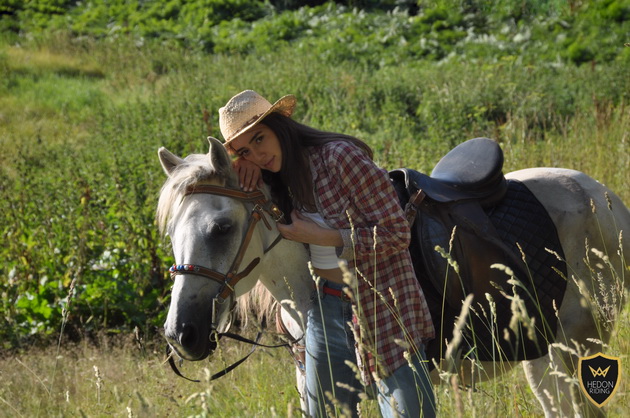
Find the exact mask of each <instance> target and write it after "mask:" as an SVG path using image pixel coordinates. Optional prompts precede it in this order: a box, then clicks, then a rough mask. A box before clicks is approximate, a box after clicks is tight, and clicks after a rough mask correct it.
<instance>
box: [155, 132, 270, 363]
mask: <svg viewBox="0 0 630 418" xmlns="http://www.w3.org/2000/svg"><path fill="white" fill-rule="evenodd" d="M208 141H209V143H210V150H209V152H208V154H193V155H189V156H188V157H186V158H180V157H178V156H176V155H175V154H173V153H171V152H170V151H168V150H167V149H166V148H163V147H162V148H160V149H159V151H158V156H159V159H160V162H161V164H162V168H163V169H164V171H165V173H166V174H167V176H168V178H167V180H166V182H165V183H164V185H163V187H162V190H161V193H160V199H159V203H158V209H157V216H156V217H157V221H158V224H159V226H160V230H161V232H162V234H165V235H168V236H169V237H170V241H171V245H172V249H173V255H174V257H175V262H176V264H175V265H174V266H173V267H172V268H171V274H172V277H173V279H174V283H173V288H172V293H171V303H170V308H169V312H168V316H167V319H166V323H165V324H164V331H165V337H166V339H167V341H168V343H169V344H170V346H171V347H172V348H173V349H174V350H175V351H176V352H177V354H179V356H180V357H182V358H184V359H187V360H193V361H195V360H202V359H204V358H206V357H207V356H208V355H210V354H211V353H212V352H213V351H214V349H215V348H216V346H217V336H218V335H219V333H221V332H224V331H225V330H226V329H227V328H228V327H229V323H230V317H231V313H232V310H233V308H234V304H235V298H236V297H237V296H239V295H241V294H243V293H244V292H246V291H248V290H249V289H251V287H252V286H253V285H254V284H255V282H256V276H257V275H256V274H252V275H251V276H249V277H247V278H246V279H245V276H248V274H249V273H255V272H254V271H253V270H255V268H256V265H257V263H258V261H257V260H258V259H257V258H256V256H257V255H260V254H257V251H258V250H257V249H259V248H262V247H263V245H264V244H265V243H264V242H262V241H264V239H265V238H264V237H262V236H261V234H256V233H253V232H254V231H253V229H254V227H252V225H251V219H250V213H251V211H252V207H253V206H255V205H254V203H252V202H251V201H250V200H248V199H247V198H239V196H240V195H239V193H240V194H243V193H244V192H241V191H240V190H239V189H238V180H237V178H236V176H235V174H234V172H233V170H232V167H231V161H230V158H229V156H228V154H227V151H226V150H225V148H224V147H223V145H222V144H221V143H220V142H219V141H218V140H216V139H214V138H208ZM199 190H202V191H201V192H199ZM212 190H218V191H219V193H218V194H216V193H211V191H212ZM222 192H228V193H232V192H234V193H236V196H237V197H234V196H231V195H226V194H224V193H222ZM259 193H260V192H259ZM240 197H242V196H240ZM265 216H266V215H265V214H263V215H262V217H263V218H265ZM264 220H265V224H267V226H268V229H270V230H271V229H272V227H273V228H274V229H275V226H274V223H273V222H269V221H267V220H266V219H264ZM250 229H252V231H251V232H250V231H249V230H250ZM246 235H247V239H248V242H249V243H250V244H251V245H246V247H247V248H244V249H241V247H242V245H241V244H242V242H243V240H244V238H246ZM243 270H247V271H246V272H244V271H243ZM240 279H243V280H240ZM237 282H238V283H237Z"/></svg>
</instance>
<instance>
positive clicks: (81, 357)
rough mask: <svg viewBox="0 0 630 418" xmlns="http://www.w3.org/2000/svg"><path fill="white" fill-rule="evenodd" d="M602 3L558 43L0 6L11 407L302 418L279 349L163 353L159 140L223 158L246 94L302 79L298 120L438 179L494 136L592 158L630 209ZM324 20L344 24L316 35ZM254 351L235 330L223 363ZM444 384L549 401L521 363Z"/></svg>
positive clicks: (272, 92)
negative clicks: (227, 112) (112, 21)
mask: <svg viewBox="0 0 630 418" xmlns="http://www.w3.org/2000/svg"><path fill="white" fill-rule="evenodd" d="M43 3H46V2H43ZM60 3H64V4H66V3H68V2H60ZM96 3H99V4H100V2H96ZM288 3H289V2H287V4H288ZM448 3H449V2H448V1H443V2H441V4H448ZM451 3H452V2H451ZM471 3H474V2H471ZM479 3H480V4H481V3H482V2H479ZM500 3H501V4H507V3H510V2H508V1H504V2H500ZM532 3H533V4H534V3H535V4H538V2H532ZM484 4H485V3H484ZM540 4H543V2H541V3H540ZM553 4H555V3H553ZM594 4H597V7H599V9H596V8H595V6H593V7H591V8H590V9H589V8H585V9H586V12H580V11H579V10H580V9H579V8H578V9H576V10H578V11H576V12H573V11H572V12H571V13H575V14H579V13H582V14H580V16H579V17H580V19H586V18H590V17H592V16H591V15H593V16H595V13H594V12H593V10H600V9H601V10H605V11H606V13H608V14H606V13H603V12H602V13H600V14H597V16H599V17H598V19H601V21H600V20H596V19H595V18H593V19H594V20H591V21H588V20H587V21H588V22H590V25H587V24H586V23H585V22H582V20H580V19H578V18H577V17H575V16H568V17H567V16H562V18H563V19H565V21H564V22H565V23H566V22H569V23H567V25H569V26H570V29H567V31H566V34H558V33H557V32H553V34H554V38H553V39H551V38H550V40H548V41H547V40H545V35H544V33H543V32H541V31H542V30H543V29H541V28H542V27H544V28H545V30H547V29H548V30H551V29H550V28H553V30H554V31H556V30H561V29H557V28H559V27H560V28H561V27H563V26H562V24H560V23H558V22H556V21H555V20H553V19H555V18H552V17H549V19H548V20H546V21H543V20H541V19H534V18H533V17H532V18H531V19H529V20H527V19H526V17H522V20H518V19H517V20H514V18H511V19H512V20H509V22H512V23H513V24H512V23H510V25H511V26H509V27H510V28H511V29H513V30H516V31H517V32H518V35H519V36H520V35H523V36H525V34H526V33H529V35H530V38H528V39H529V41H523V40H521V37H519V36H516V35H514V34H513V33H511V34H510V36H509V38H510V40H509V41H508V40H506V39H507V37H506V36H504V35H505V33H503V32H501V28H502V27H504V26H501V25H499V24H498V23H497V22H499V17H497V16H499V14H497V15H496V16H495V15H491V16H494V17H495V18H496V19H497V20H496V21H493V20H492V19H490V23H492V24H494V25H495V26H496V29H497V30H496V33H490V34H488V35H487V36H485V37H482V36H481V35H480V36H479V37H477V38H474V39H473V37H471V36H469V37H468V38H464V37H462V36H461V35H462V34H461V33H460V32H462V31H461V30H460V29H461V27H462V26H465V25H469V24H470V25H473V23H469V22H468V21H465V20H462V19H463V18H461V16H459V15H458V14H457V13H455V12H453V13H450V14H449V13H446V12H443V11H441V10H442V9H439V10H438V9H435V10H437V11H435V10H433V9H427V10H425V12H424V14H422V13H420V14H419V15H418V17H417V18H416V17H409V16H406V15H399V14H395V13H390V14H384V13H381V12H378V13H377V12H374V11H368V12H365V13H363V12H362V11H357V10H356V9H355V10H354V11H353V10H352V9H350V8H348V9H337V8H336V7H341V6H334V5H332V4H328V5H325V6H321V7H319V8H313V9H309V8H304V9H297V10H289V11H286V12H284V13H278V14H277V15H273V16H272V17H265V18H260V16H257V17H256V16H254V17H249V19H258V18H260V20H259V21H258V23H257V24H256V25H252V26H251V27H250V26H247V25H245V24H244V23H243V21H240V22H239V20H238V19H234V20H233V21H227V20H226V21H223V22H222V23H220V24H217V26H216V27H213V28H214V29H213V31H212V32H211V33H210V32H208V33H206V32H199V33H197V32H196V33H195V34H194V36H193V35H190V36H191V38H185V37H183V35H181V33H175V32H173V34H172V36H171V35H169V36H168V37H163V38H159V37H158V38H156V39H152V38H151V37H150V36H149V32H150V31H148V29H146V27H144V26H143V28H145V29H146V30H147V31H148V32H146V33H145V32H143V33H141V34H138V33H116V34H115V36H113V35H112V36H109V35H103V34H102V33H101V32H98V31H97V29H99V28H100V29H99V30H101V31H102V27H97V26H90V25H93V24H94V23H93V22H91V23H89V24H88V23H85V22H84V23H85V24H84V26H83V27H84V28H86V29H85V31H84V32H79V29H77V28H78V27H79V26H80V24H81V22H82V21H81V20H79V19H78V18H77V20H76V22H75V24H74V26H73V27H72V30H71V31H66V30H59V26H58V25H59V24H60V23H59V22H61V20H60V19H61V18H60V17H58V16H57V15H55V16H57V17H55V19H57V20H56V22H57V23H56V25H57V26H55V24H51V26H50V27H48V28H46V27H44V26H46V25H43V24H42V27H39V26H37V25H34V23H33V22H37V19H35V18H32V19H31V17H32V16H31V15H29V14H28V13H34V12H33V11H32V10H30V11H29V10H25V11H23V12H20V13H25V14H24V16H27V17H29V19H30V20H24V19H23V22H24V21H28V22H30V26H29V25H26V26H25V27H23V28H21V29H20V30H22V32H20V31H18V30H16V29H14V28H13V26H11V25H13V23H11V25H8V24H7V23H6V22H7V20H6V19H5V17H6V16H5V15H2V16H0V17H2V19H0V23H2V26H0V30H2V32H0V33H1V34H2V36H1V37H0V233H1V234H2V240H3V245H2V246H1V247H0V260H1V262H0V295H1V296H2V297H1V300H0V380H2V382H3V383H2V385H0V405H2V407H1V408H0V416H11V417H12V416H25V417H27V416H28V417H31V416H110V415H113V416H225V417H231V416H261V417H263V416H264V417H267V416H300V414H299V402H298V398H297V395H296V392H295V388H294V385H295V382H294V369H293V365H292V360H291V359H290V358H289V355H288V354H287V353H286V351H284V350H275V351H274V350H269V349H259V350H258V351H257V352H256V353H255V354H254V355H253V356H252V357H251V358H250V360H249V361H247V362H246V363H245V365H243V366H242V367H240V368H238V369H237V370H235V371H234V372H233V373H231V374H230V375H228V376H226V377H224V378H222V379H220V380H218V381H215V382H207V381H203V382H202V383H200V384H194V383H190V382H186V381H184V380H182V379H179V378H177V377H176V376H175V375H174V374H173V373H172V372H171V371H170V369H169V368H168V365H165V364H164V363H163V362H164V344H163V341H162V339H161V336H160V328H161V326H162V324H163V322H164V318H165V316H166V313H167V309H168V303H169V291H170V283H169V278H168V275H167V273H166V268H167V266H169V265H170V264H172V256H171V254H170V248H169V245H168V242H167V241H165V240H163V239H162V238H161V237H160V236H159V234H158V231H157V227H156V225H155V222H154V212H155V206H156V201H157V196H158V193H159V190H160V186H161V184H162V182H163V180H164V175H163V172H162V170H161V167H160V165H159V162H158V159H157V155H156V151H157V149H158V148H159V147H160V146H166V147H167V148H169V149H170V150H171V151H173V152H175V153H177V154H180V155H186V154H189V153H193V152H206V150H207V143H206V140H205V137H206V136H207V135H212V136H215V137H217V138H219V137H220V132H219V129H218V115H217V110H218V108H219V107H220V106H222V105H223V104H224V103H225V102H226V101H227V100H228V99H229V98H230V97H231V96H232V95H234V94H235V93H237V92H239V91H241V90H244V89H246V88H251V89H254V90H256V91H259V92H261V93H262V94H263V95H265V96H266V97H268V98H270V99H272V100H274V99H275V98H279V97H280V96H282V95H284V94H288V93H293V94H295V95H296V96H297V98H298V107H297V110H296V115H295V117H296V118H297V119H298V120H301V121H303V122H305V123H307V124H310V125H312V126H315V127H319V128H322V129H326V130H332V131H340V132H345V133H349V134H353V135H356V136H358V137H360V138H363V139H365V140H366V141H367V142H368V143H369V144H370V145H371V146H372V147H373V148H374V150H375V153H376V161H377V163H378V164H379V165H381V166H383V167H385V168H387V169H393V168H398V167H403V166H406V167H411V168H415V169H418V170H420V171H424V172H430V171H431V169H432V167H433V166H434V165H435V164H436V163H437V161H438V160H439V158H440V157H441V156H442V155H443V154H444V153H446V152H447V151H448V150H449V149H450V148H452V147H453V146H455V145H456V144H458V143H459V142H461V141H463V140H466V139H469V138H472V137H476V136H487V137H490V138H493V139H496V140H497V141H498V142H499V143H500V144H501V146H502V148H503V150H504V153H505V170H504V171H505V172H509V171H514V170H517V169H521V168H526V167H535V166H553V167H567V168H573V169H577V170H581V171H584V172H586V173H587V174H589V175H591V176H592V177H594V178H596V179H598V180H599V181H601V182H602V183H604V184H606V185H607V186H608V187H609V188H610V189H612V190H613V191H615V192H616V193H617V194H618V195H619V196H620V197H621V199H622V200H623V201H624V202H625V204H626V205H630V111H629V106H630V96H629V94H630V77H629V74H630V73H629V71H628V68H629V65H630V53H629V52H630V48H628V47H623V41H620V38H615V37H614V36H612V34H615V33H622V34H623V33H625V34H626V35H627V33H630V32H629V31H628V30H627V28H628V24H629V22H630V6H629V5H628V4H627V2H623V1H620V2H616V1H601V2H595V3H594ZM539 6H540V5H539ZM3 7H4V6H3ZM7 7H9V6H7ZM540 7H542V6H540ZM576 7H577V6H576ZM615 7H618V8H619V10H621V12H616V11H615V10H617V9H615ZM2 10H4V9H2V8H0V12H2ZM99 10H100V9H99ZM537 10H538V11H540V8H539V9H537ZM543 11H545V10H543ZM40 12H41V11H40ZM40 12H37V13H40ZM42 13H43V12H42ZM94 13H96V12H94ZM243 13H244V12H243ZM260 13H263V11H261V12H260ZM497 13H498V12H497ZM589 13H590V14H589ZM598 13H599V12H598ZM0 14H1V13H0ZM37 16H39V15H37ZM60 16H61V15H60ZM80 16H81V18H82V19H87V18H88V17H89V16H93V15H90V14H87V13H86V14H81V15H80ZM467 16H468V15H467ZM500 16H501V19H505V16H503V15H500ZM620 16H621V17H620ZM75 17H76V16H75ZM241 17H242V18H243V19H246V17H243V16H241ZM572 17H574V18H575V22H574V21H573V20H571V18H572ZM25 19H26V18H25ZM558 19H560V18H558ZM606 19H608V20H606ZM473 20H474V19H472V20H471V22H472V21H473ZM560 20H561V19H560ZM314 21H316V22H320V23H319V26H317V28H320V29H321V30H322V32H325V33H319V32H318V33H315V34H312V33H311V32H312V31H314V30H315V29H314V28H315V26H312V27H311V26H309V25H314V24H313V23H312V22H314ZM506 21H508V20H506ZM552 21H553V22H555V23H550V22H552ZM52 22H53V23H54V22H55V21H52ZM305 22H306V23H305ZM309 22H310V23H309ZM348 22H356V25H357V26H356V27H355V26H351V25H350V26H349V23H348ZM392 22H393V23H392ZM493 22H494V23H493ZM500 22H503V21H500ZM541 22H542V23H541ZM580 22H581V23H580ZM602 22H603V23H602ZM610 22H612V23H610ZM486 23H487V22H486ZM528 25H530V26H528ZM537 25H538V26H537ZM270 26H272V27H274V28H277V31H275V32H274V31H270V30H268V28H269V27H270ZM490 26H492V25H490ZM138 27H140V26H138ZM309 27H310V29H309ZM470 27H473V26H470ZM470 27H469V29H470ZM505 27H507V26H505ZM585 27H589V29H588V30H590V31H592V32H588V33H587V32H580V31H585V30H586V29H584V28H585ZM608 27H609V28H610V30H609V31H607V32H606V31H605V30H604V29H601V28H608ZM7 28H9V29H7ZM90 28H91V29H90ZM265 28H267V29H265ZM426 28H428V29H426ZM598 28H599V29H598ZM88 29H89V30H88ZM145 29H143V30H145ZM171 29H172V28H170V27H169V28H167V27H164V28H163V31H162V32H160V33H169V34H170V33H171V32H169V31H171ZM324 29H325V30H324ZM425 29H426V30H427V31H428V32H426V33H424V32H422V33H421V31H422V30H425ZM172 30H173V31H175V29H172ZM309 30H311V32H309ZM596 30H600V31H601V32H596ZM24 31H26V32H24ZM226 31H227V32H226ZM265 31H266V32H265ZM291 31H293V32H291ZM397 31H403V32H404V33H400V32H397ZM414 31H415V32H414ZM158 32H159V31H158ZM463 32H465V31H463ZM263 33H264V34H266V35H265V36H268V37H264V36H262V34H263ZM291 33H292V34H293V35H292V36H293V38H292V37H291V36H290V35H289V34H291ZM413 33H415V34H416V35H413ZM468 33H469V35H470V33H472V32H471V31H470V30H469V31H468ZM604 33H606V34H607V36H604V35H603V34H604ZM309 34H311V35H309ZM180 35H181V36H180ZM272 35H273V36H272ZM386 35H387V36H386ZM560 35H564V38H562V37H561V36H560ZM309 36H311V37H309ZM411 36H420V37H423V39H424V40H425V41H426V44H425V41H422V42H418V43H417V45H423V48H424V49H422V50H419V49H417V48H416V49H413V48H412V46H413V45H416V44H414V42H412V41H413V38H410V37H411ZM502 36H504V37H502ZM571 37H573V38H571ZM598 37H599V38H598ZM403 38H405V39H406V40H407V41H408V42H407V43H406V44H405V43H404V42H403V41H402V40H403ZM504 38H505V39H504ZM181 39H184V41H181ZM190 39H194V40H195V42H192V41H191V40H190ZM554 39H555V40H556V41H557V42H556V41H554ZM559 39H565V40H566V39H574V41H572V43H568V41H566V42H565V43H566V45H565V44H564V43H562V42H559V41H558V40H559ZM593 39H601V44H597V43H595V44H593V42H594V41H593ZM629 41H630V39H626V40H625V42H626V43H627V42H629ZM272 42H273V47H272V46H271V45H272V44H271V43H272ZM563 42H564V41H563ZM589 42H590V43H589ZM209 45H212V48H211V47H210V46H209ZM426 45H429V46H426ZM431 45H433V46H431ZM418 48H419V47H418ZM556 48H557V49H556ZM537 51H539V54H537ZM563 51H564V52H563ZM624 232H625V231H624ZM624 244H625V245H627V234H626V235H625V236H624ZM626 262H628V260H626ZM629 273H630V272H629V271H628V270H626V271H625V272H620V274H621V275H622V277H626V278H627V275H628V274H629ZM629 308H630V307H629V306H628V305H627V304H625V308H624V309H620V307H619V306H617V307H615V309H618V310H620V312H621V313H620V314H619V318H618V319H619V320H618V323H617V325H616V332H614V333H613V338H612V341H611V342H610V346H609V347H608V348H607V351H606V352H607V353H608V354H611V355H615V356H619V357H621V359H622V362H623V373H622V387H621V389H620V391H619V392H617V394H616V395H615V398H614V399H613V401H611V402H610V404H609V405H608V406H607V407H606V410H607V412H608V414H609V416H619V417H621V416H625V415H626V411H628V410H630V400H629V398H628V396H627V394H626V391H627V378H624V377H623V376H626V377H627V376H630V364H629V363H630V359H629V358H628V353H629V352H630V342H629V341H630V324H629V322H628V321H629V319H630V317H629V315H630V309H629ZM245 332H246V333H247V334H249V335H250V336H252V335H253V334H254V330H253V329H247V330H246V331H245ZM594 337H597V336H594ZM266 338H267V340H268V341H272V340H273V336H272V335H267V336H266ZM247 350H248V348H247V347H241V346H238V345H237V344H236V343H225V344H224V346H223V351H222V357H223V358H224V359H225V361H226V362H230V361H234V360H236V359H238V358H240V356H242V355H244V354H246V352H247ZM221 367H222V362H221V359H220V358H215V359H213V360H212V362H210V363H207V362H202V364H190V363H186V364H185V365H184V368H183V371H184V373H186V374H189V375H194V376H197V377H199V376H201V377H202V380H204V379H203V376H205V375H206V373H207V372H206V370H208V371H210V372H215V371H216V370H218V369H220V368H221ZM436 395H437V397H438V403H439V405H438V408H439V410H438V412H439V414H440V416H456V415H461V416H466V417H474V416H480V415H484V416H506V415H507V416H526V417H535V416H540V414H541V413H542V412H541V409H540V407H539V405H538V403H537V401H536V400H535V398H534V397H533V395H532V393H531V391H530V389H529V388H528V386H527V384H526V381H525V379H524V375H523V372H522V371H521V370H517V371H515V372H513V373H510V374H508V375H506V376H505V377H503V378H501V379H499V380H497V381H496V382H491V383H484V384H481V385H480V386H478V387H476V388H475V391H474V392H473V391H470V390H465V389H459V388H452V387H447V386H441V387H439V388H436ZM364 406H365V408H366V410H367V415H368V416H371V415H374V414H375V413H376V410H377V408H376V406H375V405H374V404H373V402H372V401H367V402H366V403H365V405H364Z"/></svg>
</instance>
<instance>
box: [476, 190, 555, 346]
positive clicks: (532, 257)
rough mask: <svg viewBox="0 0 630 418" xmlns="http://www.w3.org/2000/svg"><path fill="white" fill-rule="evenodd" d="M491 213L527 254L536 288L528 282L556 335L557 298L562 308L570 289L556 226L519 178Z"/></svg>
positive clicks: (507, 236) (508, 239)
mask: <svg viewBox="0 0 630 418" xmlns="http://www.w3.org/2000/svg"><path fill="white" fill-rule="evenodd" d="M488 216H489V217H490V220H491V222H492V223H493V224H494V226H495V228H496V230H497V232H498V233H499V235H500V236H501V238H502V239H503V242H504V243H506V244H507V245H510V246H511V247H512V249H513V250H514V252H516V253H517V254H518V253H519V249H518V247H517V245H516V244H517V243H518V244H519V245H520V247H521V249H522V250H523V253H525V261H526V264H527V267H528V269H529V271H530V273H531V276H532V280H533V287H534V288H535V290H534V288H532V286H531V283H526V284H525V285H526V286H528V290H529V291H531V292H534V291H535V292H536V295H537V298H538V300H539V301H540V307H541V309H542V313H543V316H544V318H547V320H548V322H549V325H550V326H551V325H552V332H553V334H554V335H555V332H556V328H557V321H556V315H555V312H554V309H553V301H554V300H555V301H556V307H558V308H559V307H560V303H562V299H563V297H564V292H565V290H566V288H567V280H566V277H567V266H566V262H565V261H563V260H565V258H564V252H563V251H562V245H561V244H560V239H559V238H558V232H557V230H556V226H555V225H554V223H553V221H552V220H551V218H550V217H549V214H548V213H547V211H546V210H545V208H544V207H543V205H542V204H541V203H540V202H539V201H538V199H536V197H535V196H534V195H533V194H532V192H530V191H529V189H528V188H527V187H526V186H525V185H524V184H523V183H521V182H520V181H517V180H508V192H507V194H506V197H505V199H503V201H502V202H501V203H500V204H499V205H497V206H496V207H495V208H493V209H491V210H489V211H488ZM547 250H550V251H552V252H553V253H555V254H552V253H550V252H549V251H547ZM556 255H557V256H556Z"/></svg>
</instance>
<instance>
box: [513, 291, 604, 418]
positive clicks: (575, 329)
mask: <svg viewBox="0 0 630 418" xmlns="http://www.w3.org/2000/svg"><path fill="white" fill-rule="evenodd" d="M583 303H584V300H583V297H582V295H581V294H580V291H579V290H578V288H577V286H575V285H574V284H571V285H569V287H568V288H567V293H566V294H565V297H564V300H563V303H562V306H561V308H560V312H559V319H560V321H559V322H560V323H559V329H558V332H557V335H556V341H558V342H559V343H556V344H551V345H549V353H548V354H547V355H545V356H543V357H541V358H538V359H535V360H529V361H524V362H523V369H524V370H525V375H526V376H527V380H528V382H529V385H530V387H531V388H532V391H533V392H534V394H535V395H536V397H537V398H538V401H539V402H540V404H541V405H542V407H543V410H544V413H545V416H546V417H552V416H553V417H557V416H561V417H571V416H576V417H601V416H604V414H603V413H602V411H601V410H600V409H599V408H597V407H596V406H595V405H593V404H592V403H591V402H589V401H588V400H587V399H586V397H585V395H584V394H583V393H582V389H581V388H580V384H579V382H578V373H577V366H578V357H584V356H587V355H591V354H595V353H597V352H599V351H601V350H602V347H601V345H600V344H597V343H596V342H594V340H590V339H591V338H595V339H600V340H601V341H608V337H609V332H607V331H606V330H603V329H601V327H598V324H597V323H596V320H595V318H594V314H593V312H592V311H591V310H590V309H588V308H585V307H583V306H582V304H583Z"/></svg>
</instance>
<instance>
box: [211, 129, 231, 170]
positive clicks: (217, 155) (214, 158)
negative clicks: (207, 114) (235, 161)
mask: <svg viewBox="0 0 630 418" xmlns="http://www.w3.org/2000/svg"><path fill="white" fill-rule="evenodd" d="M208 144H209V145H210V150H209V151H208V157H209V158H210V163H211V164H212V168H214V170H215V171H216V172H218V173H219V172H222V173H225V174H227V175H228V176H229V175H230V174H231V172H232V160H231V159H230V156H229V155H228V152H227V150H226V149H225V147H224V146H223V144H222V143H221V142H220V141H219V140H218V139H216V138H213V137H211V136H209V137H208Z"/></svg>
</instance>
